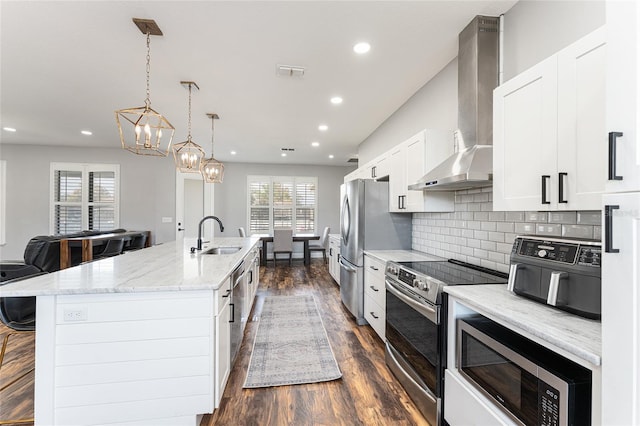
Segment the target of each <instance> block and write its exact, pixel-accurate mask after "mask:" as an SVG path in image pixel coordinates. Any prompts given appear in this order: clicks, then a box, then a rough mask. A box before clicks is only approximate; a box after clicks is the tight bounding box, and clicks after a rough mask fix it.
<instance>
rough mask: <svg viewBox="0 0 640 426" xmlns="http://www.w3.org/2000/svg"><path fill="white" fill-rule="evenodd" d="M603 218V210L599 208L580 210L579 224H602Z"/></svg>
mask: <svg viewBox="0 0 640 426" xmlns="http://www.w3.org/2000/svg"><path fill="white" fill-rule="evenodd" d="M601 220H602V212H600V211H599V210H596V211H583V212H578V222H577V223H578V225H600V221H601Z"/></svg>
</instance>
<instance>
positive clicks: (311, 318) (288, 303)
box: [244, 296, 342, 388]
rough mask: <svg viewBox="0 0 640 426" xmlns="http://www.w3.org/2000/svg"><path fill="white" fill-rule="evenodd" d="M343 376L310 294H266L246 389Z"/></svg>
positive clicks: (320, 380)
mask: <svg viewBox="0 0 640 426" xmlns="http://www.w3.org/2000/svg"><path fill="white" fill-rule="evenodd" d="M340 377H342V373H341V372H340V369H339V368H338V363H337V362H336V359H335V357H334V356H333V351H332V350H331V346H330V345H329V339H328V338H327V332H326V330H325V328H324V325H323V324H322V318H321V317H320V314H319V312H318V308H317V307H316V302H315V299H314V298H313V296H267V297H265V300H264V306H263V308H262V314H261V316H260V323H259V324H258V331H257V333H256V339H255V342H254V344H253V351H252V352H251V361H250V362H249V371H248V372H247V379H246V381H245V384H244V387H245V388H261V387H269V386H282V385H297V384H301V383H315V382H326V381H329V380H336V379H339V378H340Z"/></svg>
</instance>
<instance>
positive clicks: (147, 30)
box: [116, 18, 175, 157]
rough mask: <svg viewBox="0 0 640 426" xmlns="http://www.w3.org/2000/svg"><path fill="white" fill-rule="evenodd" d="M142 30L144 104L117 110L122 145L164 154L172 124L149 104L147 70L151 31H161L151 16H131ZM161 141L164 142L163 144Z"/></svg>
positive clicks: (158, 154) (165, 153)
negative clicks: (145, 54)
mask: <svg viewBox="0 0 640 426" xmlns="http://www.w3.org/2000/svg"><path fill="white" fill-rule="evenodd" d="M133 22H134V23H135V24H136V25H137V26H138V28H139V29H140V31H141V32H142V33H143V34H146V35H147V98H146V99H145V100H144V106H143V107H137V108H125V109H121V110H118V111H116V122H117V123H118V131H119V132H120V142H121V143H122V148H123V149H126V150H127V151H130V152H133V153H134V154H139V155H153V156H158V157H166V156H167V155H168V154H169V149H170V148H171V141H172V140H173V134H174V133H175V128H174V127H173V126H172V125H171V123H169V121H168V120H167V119H166V118H165V117H163V116H162V114H160V113H158V112H157V111H155V110H153V109H152V108H151V100H150V96H149V92H150V91H149V72H150V70H151V48H150V45H151V35H159V36H161V35H162V31H161V30H160V28H159V27H158V25H157V24H156V22H155V21H154V20H153V19H138V18H133ZM163 142H164V144H165V145H164V146H163Z"/></svg>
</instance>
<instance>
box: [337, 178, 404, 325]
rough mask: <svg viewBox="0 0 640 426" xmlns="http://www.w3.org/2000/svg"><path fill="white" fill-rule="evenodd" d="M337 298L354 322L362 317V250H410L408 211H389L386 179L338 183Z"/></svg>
mask: <svg viewBox="0 0 640 426" xmlns="http://www.w3.org/2000/svg"><path fill="white" fill-rule="evenodd" d="M340 198H341V204H340V206H341V208H340V209H341V211H340V236H341V241H340V297H341V298H342V303H343V304H344V305H345V306H346V307H347V308H348V309H349V311H350V312H351V313H352V314H353V316H354V317H355V319H356V322H357V323H358V325H362V324H366V323H367V321H366V320H365V319H364V251H365V250H374V249H378V250H395V249H411V216H412V215H411V214H407V213H389V182H376V181H373V180H364V179H356V180H352V181H350V182H347V183H345V184H343V185H341V186H340Z"/></svg>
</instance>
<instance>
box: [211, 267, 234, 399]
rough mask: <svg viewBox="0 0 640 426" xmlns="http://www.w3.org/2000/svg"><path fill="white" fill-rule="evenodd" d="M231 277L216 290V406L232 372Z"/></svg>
mask: <svg viewBox="0 0 640 426" xmlns="http://www.w3.org/2000/svg"><path fill="white" fill-rule="evenodd" d="M231 286H232V283H231V279H227V281H226V282H225V284H224V285H223V286H222V287H221V288H220V289H219V290H218V291H216V294H215V296H214V297H215V299H216V301H217V311H216V316H215V320H214V324H215V333H214V334H215V350H214V353H215V374H214V377H215V390H214V395H215V397H214V398H215V399H214V401H215V404H214V406H215V408H218V407H219V406H220V400H221V399H222V394H223V393H224V388H225V386H226V385H227V381H228V380H229V374H230V373H231V323H230V322H229V321H231V307H230V306H229V298H230V297H229V296H230V295H231Z"/></svg>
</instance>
